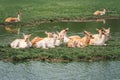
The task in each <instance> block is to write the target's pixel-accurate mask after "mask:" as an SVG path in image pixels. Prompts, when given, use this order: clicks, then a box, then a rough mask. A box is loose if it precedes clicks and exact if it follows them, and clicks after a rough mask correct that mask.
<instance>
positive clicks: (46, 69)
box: [0, 61, 120, 80]
mask: <svg viewBox="0 0 120 80" xmlns="http://www.w3.org/2000/svg"><path fill="white" fill-rule="evenodd" d="M119 75H120V61H101V62H71V63H47V62H39V61H31V62H29V63H17V64H12V63H5V62H2V61H0V80H120V76H119Z"/></svg>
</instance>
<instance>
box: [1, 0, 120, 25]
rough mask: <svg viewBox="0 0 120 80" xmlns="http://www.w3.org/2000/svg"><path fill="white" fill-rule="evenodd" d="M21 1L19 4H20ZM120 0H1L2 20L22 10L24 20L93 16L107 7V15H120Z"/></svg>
mask: <svg viewBox="0 0 120 80" xmlns="http://www.w3.org/2000/svg"><path fill="white" fill-rule="evenodd" d="M18 3H19V4H18ZM116 4H120V1H119V0H115V1H113V0H100V1H99V0H93V1H90V0H19V1H16V0H12V1H11V0H5V1H4V0H0V22H1V23H2V22H4V20H5V18H7V17H10V16H12V17H14V16H16V13H17V11H19V10H20V11H21V12H22V13H23V15H22V22H34V21H39V20H43V19H47V20H50V19H57V18H71V19H72V18H93V17H94V16H93V12H94V11H96V10H102V9H103V8H106V9H107V11H109V12H108V13H107V14H106V15H107V16H118V17H119V16H120V9H119V5H116Z"/></svg>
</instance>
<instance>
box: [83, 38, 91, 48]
mask: <svg viewBox="0 0 120 80" xmlns="http://www.w3.org/2000/svg"><path fill="white" fill-rule="evenodd" d="M83 42H84V45H85V46H87V45H88V44H89V42H90V38H89V37H88V36H85V37H83Z"/></svg>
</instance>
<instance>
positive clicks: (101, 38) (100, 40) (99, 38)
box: [89, 29, 106, 46]
mask: <svg viewBox="0 0 120 80" xmlns="http://www.w3.org/2000/svg"><path fill="white" fill-rule="evenodd" d="M97 31H98V33H99V34H94V35H93V37H94V39H91V40H90V43H89V44H90V45H99V46H102V45H106V44H105V42H106V35H105V32H104V30H103V29H97Z"/></svg>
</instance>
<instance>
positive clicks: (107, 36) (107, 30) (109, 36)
mask: <svg viewBox="0 0 120 80" xmlns="http://www.w3.org/2000/svg"><path fill="white" fill-rule="evenodd" d="M103 30H104V33H105V35H106V38H105V41H108V40H110V39H111V35H110V28H107V29H105V28H103Z"/></svg>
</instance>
